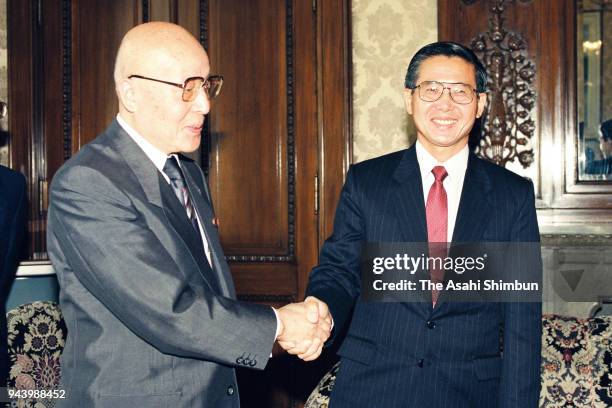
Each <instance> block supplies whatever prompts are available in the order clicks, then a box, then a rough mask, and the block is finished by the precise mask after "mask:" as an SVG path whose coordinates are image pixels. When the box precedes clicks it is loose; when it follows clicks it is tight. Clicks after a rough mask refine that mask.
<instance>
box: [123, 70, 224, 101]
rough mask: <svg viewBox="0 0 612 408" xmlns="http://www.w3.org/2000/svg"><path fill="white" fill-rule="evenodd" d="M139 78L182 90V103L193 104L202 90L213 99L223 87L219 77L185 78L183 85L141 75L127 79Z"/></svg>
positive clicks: (221, 78) (221, 79)
mask: <svg viewBox="0 0 612 408" xmlns="http://www.w3.org/2000/svg"><path fill="white" fill-rule="evenodd" d="M132 78H139V79H146V80H148V81H155V82H161V83H162V84H166V85H172V86H176V87H177V88H181V89H182V90H183V101H185V102H193V101H194V100H195V98H196V97H197V96H198V91H199V90H200V89H202V88H204V91H206V95H207V96H208V99H213V98H215V97H216V96H218V95H219V93H220V92H221V86H223V77H222V76H221V75H211V76H209V77H208V78H202V77H199V76H197V77H191V78H187V79H186V80H185V82H184V83H182V84H177V83H175V82H168V81H162V80H161V79H155V78H149V77H146V76H142V75H130V76H129V77H128V79H132Z"/></svg>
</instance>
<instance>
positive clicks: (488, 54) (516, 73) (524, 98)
mask: <svg viewBox="0 0 612 408" xmlns="http://www.w3.org/2000/svg"><path fill="white" fill-rule="evenodd" d="M505 3H506V0H496V1H495V3H494V4H493V6H492V7H491V9H490V11H491V17H490V19H489V32H487V33H481V34H478V35H477V36H476V38H474V39H473V40H472V43H471V48H472V50H474V52H475V53H476V55H478V57H479V58H480V60H481V61H482V62H483V64H484V65H485V67H486V68H487V72H488V73H489V80H488V84H487V88H488V89H489V94H488V95H489V103H488V105H487V110H486V112H485V114H484V116H483V119H482V120H483V125H482V135H481V138H480V141H479V145H478V147H477V148H476V153H477V154H478V155H479V156H481V157H483V158H484V159H487V160H490V161H492V162H494V163H496V164H498V165H501V166H505V165H506V163H508V162H512V161H514V160H515V159H518V161H519V163H520V164H521V165H522V166H523V168H527V167H529V166H530V165H531V163H533V160H534V154H533V149H531V148H528V145H529V141H530V139H531V138H532V136H533V134H534V131H535V122H534V120H533V119H532V118H531V110H532V109H533V107H534V105H535V101H536V93H535V91H534V89H533V87H532V85H531V83H532V81H533V79H534V77H535V73H536V69H535V65H534V63H533V62H532V61H530V60H529V59H528V58H527V57H526V50H527V43H526V41H525V39H524V38H523V36H522V35H521V34H519V33H514V32H508V31H506V30H505V29H504V27H503V23H504V17H503V13H504V10H505Z"/></svg>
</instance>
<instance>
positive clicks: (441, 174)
mask: <svg viewBox="0 0 612 408" xmlns="http://www.w3.org/2000/svg"><path fill="white" fill-rule="evenodd" d="M431 172H432V173H433V175H434V177H435V179H436V181H439V182H440V183H441V182H443V181H444V179H445V178H446V176H448V173H447V172H446V169H445V168H444V166H435V167H434V168H433V169H431Z"/></svg>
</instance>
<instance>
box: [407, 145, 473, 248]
mask: <svg viewBox="0 0 612 408" xmlns="http://www.w3.org/2000/svg"><path fill="white" fill-rule="evenodd" d="M469 154H470V151H469V149H468V146H467V145H465V147H464V148H463V149H461V150H460V151H459V152H458V153H456V154H455V155H454V156H452V157H451V158H450V159H448V160H447V161H445V162H444V163H440V162H438V161H437V160H436V159H435V158H434V157H433V156H432V155H431V154H430V153H429V152H428V151H427V150H426V149H425V147H423V145H422V144H421V143H420V142H419V141H418V140H417V142H416V155H417V160H418V162H419V167H420V169H421V180H423V199H424V201H425V205H427V195H428V194H429V190H430V189H431V186H432V185H433V183H434V181H435V177H434V175H433V173H432V172H431V170H432V169H433V168H434V167H435V166H444V168H445V169H446V172H447V173H448V176H446V178H445V179H444V182H443V185H444V190H446V197H447V205H448V207H447V208H448V230H447V240H448V242H452V240H453V230H454V229H455V222H456V221H457V211H458V210H459V201H460V200H461V191H462V190H463V180H464V179H465V171H466V170H467V162H468V156H469Z"/></svg>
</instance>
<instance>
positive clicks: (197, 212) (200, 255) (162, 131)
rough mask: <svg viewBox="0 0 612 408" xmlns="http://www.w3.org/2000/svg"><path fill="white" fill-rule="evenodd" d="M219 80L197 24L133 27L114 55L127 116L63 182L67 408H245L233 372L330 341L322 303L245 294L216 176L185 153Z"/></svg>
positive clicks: (57, 223) (56, 246) (53, 247)
mask: <svg viewBox="0 0 612 408" xmlns="http://www.w3.org/2000/svg"><path fill="white" fill-rule="evenodd" d="M221 84H222V78H221V77H220V76H215V75H210V72H209V62H208V57H207V55H206V52H205V51H204V49H203V48H202V47H201V45H200V44H199V43H198V41H197V40H196V39H195V38H194V37H193V36H192V35H191V34H189V33H188V32H187V31H186V30H184V29H182V28H180V27H179V26H176V25H173V24H169V23H160V22H156V23H147V24H143V25H140V26H137V27H135V28H133V29H132V30H130V31H129V32H128V33H127V34H126V36H125V37H124V39H123V41H122V43H121V46H120V48H119V52H118V55H117V61H116V67H115V87H116V91H117V95H118V99H119V114H118V115H117V118H116V120H114V121H113V122H112V123H111V124H110V126H109V127H108V128H107V129H106V130H105V131H104V132H103V133H102V134H101V135H99V136H98V137H97V138H96V139H95V140H94V141H93V142H91V143H89V144H88V145H86V146H85V147H83V148H82V149H81V151H80V152H79V153H78V154H76V155H75V156H74V157H73V158H72V159H71V160H69V161H68V162H67V163H66V164H65V165H64V166H63V167H62V168H61V169H60V170H59V171H58V173H57V174H56V176H55V177H54V180H53V184H52V187H51V205H50V209H49V218H48V231H49V232H48V247H49V248H48V250H49V256H50V258H51V260H52V261H53V265H54V267H55V270H56V273H57V276H58V279H59V283H60V289H61V290H60V303H61V307H62V311H63V313H64V318H65V321H66V325H67V327H68V338H67V341H66V346H65V349H64V353H63V355H62V360H61V366H62V387H63V388H64V389H65V390H66V395H67V399H66V400H62V401H60V402H61V403H63V404H64V405H62V406H70V407H113V408H119V407H129V408H135V407H147V408H151V407H172V408H177V407H237V406H239V399H238V392H237V387H236V378H235V374H234V368H233V367H234V366H243V367H251V368H257V369H263V368H264V367H265V366H266V363H267V361H268V359H269V356H270V352H271V349H272V345H273V343H274V341H275V340H278V341H279V343H280V344H281V345H282V346H283V347H285V348H288V349H289V350H290V353H292V354H298V355H299V356H300V357H301V358H304V359H306V360H309V359H314V358H316V357H317V356H318V354H319V353H320V350H321V345H322V343H323V342H324V341H325V340H326V339H327V337H328V336H329V331H330V323H331V321H330V318H329V316H328V315H327V310H326V307H325V306H324V304H322V303H320V302H318V301H317V300H316V299H314V298H310V299H307V300H306V302H304V303H302V304H293V305H288V306H285V307H283V308H280V309H278V310H276V313H275V311H274V310H273V309H272V308H270V307H267V306H264V305H256V304H249V303H244V302H239V301H237V300H236V299H235V291H234V286H233V283H232V278H231V275H230V271H229V268H228V265H227V263H226V262H225V260H224V256H223V251H222V249H221V247H220V244H219V237H218V235H217V231H216V229H215V228H214V226H213V225H212V222H211V221H212V219H213V217H214V215H213V212H212V207H211V204H210V196H209V193H208V190H207V187H206V180H205V179H204V175H203V173H202V171H201V169H200V168H199V167H198V166H197V165H196V164H195V163H194V162H193V161H190V160H189V159H187V158H185V157H183V156H181V155H180V153H181V152H192V151H194V150H196V149H197V148H198V146H199V144H200V137H201V131H202V125H203V123H204V118H205V115H206V114H207V113H208V111H209V109H210V99H212V98H213V97H215V96H216V95H217V94H218V93H219V91H220V88H221ZM275 314H276V316H275Z"/></svg>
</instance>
